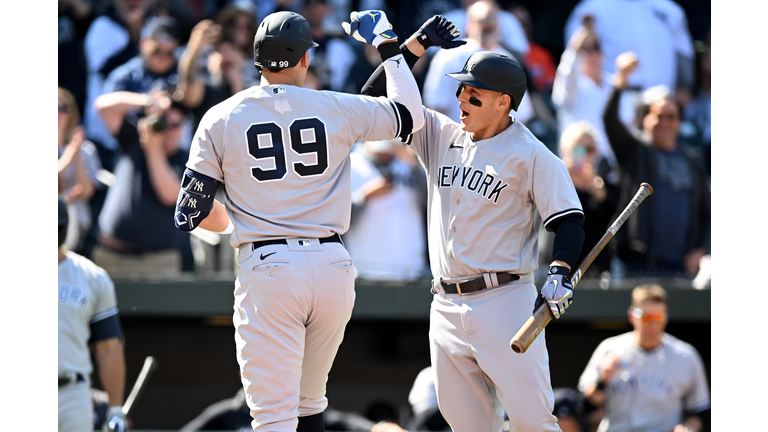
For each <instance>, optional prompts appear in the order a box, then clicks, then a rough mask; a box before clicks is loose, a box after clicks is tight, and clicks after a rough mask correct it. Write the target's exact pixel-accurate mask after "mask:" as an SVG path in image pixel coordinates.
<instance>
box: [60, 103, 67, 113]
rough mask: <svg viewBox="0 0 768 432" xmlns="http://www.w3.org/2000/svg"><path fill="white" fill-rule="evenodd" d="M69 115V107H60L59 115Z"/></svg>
mask: <svg viewBox="0 0 768 432" xmlns="http://www.w3.org/2000/svg"><path fill="white" fill-rule="evenodd" d="M67 113H69V107H68V106H66V105H59V114H67Z"/></svg>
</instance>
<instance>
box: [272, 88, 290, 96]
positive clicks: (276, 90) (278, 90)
mask: <svg viewBox="0 0 768 432" xmlns="http://www.w3.org/2000/svg"><path fill="white" fill-rule="evenodd" d="M286 91H287V90H286V89H285V87H275V88H273V89H272V94H273V95H279V94H285V92H286Z"/></svg>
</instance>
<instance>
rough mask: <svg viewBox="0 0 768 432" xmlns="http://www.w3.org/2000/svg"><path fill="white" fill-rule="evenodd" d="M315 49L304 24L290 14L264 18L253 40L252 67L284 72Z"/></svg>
mask: <svg viewBox="0 0 768 432" xmlns="http://www.w3.org/2000/svg"><path fill="white" fill-rule="evenodd" d="M316 46H318V45H317V44H316V43H315V42H313V41H312V29H311V28H310V26H309V23H308V22H307V20H306V19H305V18H304V17H303V16H301V15H299V14H297V13H294V12H275V13H273V14H270V15H268V16H267V17H266V18H264V21H262V22H261V25H259V28H258V30H257V31H256V36H255V37H254V38H253V64H255V65H256V67H259V68H262V67H264V68H267V69H286V68H291V67H294V66H296V65H297V64H298V63H299V60H301V56H303V55H304V53H305V52H306V51H307V50H308V49H310V48H314V47H316Z"/></svg>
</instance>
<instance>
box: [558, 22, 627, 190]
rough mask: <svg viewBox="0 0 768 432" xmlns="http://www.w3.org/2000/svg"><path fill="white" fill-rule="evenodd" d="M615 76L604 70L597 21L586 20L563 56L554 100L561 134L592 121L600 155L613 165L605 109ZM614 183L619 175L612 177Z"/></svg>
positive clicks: (614, 160) (613, 158) (575, 33)
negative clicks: (566, 129)
mask: <svg viewBox="0 0 768 432" xmlns="http://www.w3.org/2000/svg"><path fill="white" fill-rule="evenodd" d="M611 80H612V76H611V75H610V74H608V73H607V72H605V71H604V70H603V51H602V44H601V43H600V38H599V37H598V36H597V33H596V32H595V30H594V24H593V23H592V22H591V21H589V20H586V21H585V25H582V26H581V27H579V28H578V29H577V30H576V31H575V32H574V34H573V36H572V37H571V39H570V40H569V41H568V45H567V46H566V48H565V51H564V52H563V55H562V57H561V58H560V63H559V64H558V66H557V73H556V75H555V83H554V87H553V89H552V102H553V103H554V105H555V107H556V108H557V119H558V125H559V134H560V136H562V134H563V132H564V131H565V128H566V127H568V125H570V124H572V123H575V122H578V121H582V120H583V121H586V122H589V124H591V125H592V126H593V127H594V128H595V140H596V144H597V149H598V151H599V152H600V155H601V156H602V157H603V158H605V159H606V160H607V161H608V163H609V164H610V165H611V166H612V167H613V166H615V165H616V157H615V156H614V155H613V150H612V149H611V145H610V144H609V143H608V138H607V137H606V136H605V127H604V126H603V111H604V109H605V103H606V101H607V100H608V95H609V94H610V92H611ZM610 180H611V181H612V182H615V181H616V178H611V179H610Z"/></svg>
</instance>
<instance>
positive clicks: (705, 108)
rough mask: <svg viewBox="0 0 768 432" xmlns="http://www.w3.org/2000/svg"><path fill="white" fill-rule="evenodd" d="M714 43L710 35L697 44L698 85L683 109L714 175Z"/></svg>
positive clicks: (708, 166) (698, 145)
mask: <svg viewBox="0 0 768 432" xmlns="http://www.w3.org/2000/svg"><path fill="white" fill-rule="evenodd" d="M711 55H712V45H711V43H710V40H709V37H707V40H706V41H705V42H701V43H700V44H699V45H697V53H696V66H697V68H696V87H695V89H694V91H693V98H692V99H691V102H690V103H689V104H688V106H686V107H685V109H684V111H683V118H684V120H686V121H688V122H690V123H691V124H693V125H694V126H695V128H696V135H697V138H698V139H697V140H696V141H695V142H694V143H693V144H695V145H696V147H694V149H695V150H698V151H699V153H700V154H701V155H702V156H703V157H704V161H705V163H706V164H707V173H708V174H709V175H712V149H711V144H712V58H711Z"/></svg>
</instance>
